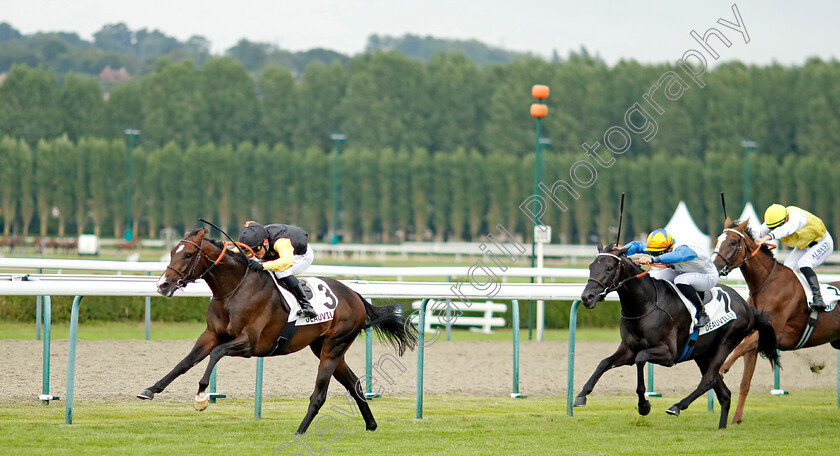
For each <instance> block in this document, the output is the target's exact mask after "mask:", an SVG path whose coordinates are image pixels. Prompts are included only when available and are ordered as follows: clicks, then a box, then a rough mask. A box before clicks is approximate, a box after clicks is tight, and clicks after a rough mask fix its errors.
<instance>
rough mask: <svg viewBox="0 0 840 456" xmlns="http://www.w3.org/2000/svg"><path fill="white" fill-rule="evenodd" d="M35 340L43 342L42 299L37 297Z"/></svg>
mask: <svg viewBox="0 0 840 456" xmlns="http://www.w3.org/2000/svg"><path fill="white" fill-rule="evenodd" d="M35 340H41V297H40V296H35Z"/></svg>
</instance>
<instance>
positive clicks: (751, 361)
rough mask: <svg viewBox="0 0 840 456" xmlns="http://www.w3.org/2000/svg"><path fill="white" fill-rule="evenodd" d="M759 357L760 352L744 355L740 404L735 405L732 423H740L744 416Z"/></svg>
mask: <svg viewBox="0 0 840 456" xmlns="http://www.w3.org/2000/svg"><path fill="white" fill-rule="evenodd" d="M757 359H758V352H756V351H755V350H753V351H749V352H747V353H746V354H745V355H744V375H743V376H741V388H740V391H739V392H738V405H737V406H736V407H735V415H733V416H732V424H738V423H740V422H741V420H742V419H743V417H744V404H745V403H746V402H747V394H749V392H750V384H751V383H752V377H753V374H754V373H755V363H756V360H757Z"/></svg>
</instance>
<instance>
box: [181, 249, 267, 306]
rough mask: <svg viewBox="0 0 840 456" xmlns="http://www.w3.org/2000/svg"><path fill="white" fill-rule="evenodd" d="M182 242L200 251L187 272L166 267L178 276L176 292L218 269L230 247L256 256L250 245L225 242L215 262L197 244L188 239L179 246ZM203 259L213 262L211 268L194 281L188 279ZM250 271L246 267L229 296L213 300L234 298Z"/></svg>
mask: <svg viewBox="0 0 840 456" xmlns="http://www.w3.org/2000/svg"><path fill="white" fill-rule="evenodd" d="M181 242H183V243H185V244H190V245H193V246H195V248H196V249H198V255H196V256H195V257H194V258H193V260H192V261H191V262H190V264H189V265H188V266H187V268H186V272H181V271H179V270H177V269H175V268H173V267H172V266H171V265H166V268H167V269H170V270H172V272H174V273H175V274H177V275H178V281H177V282H175V289H176V290H181V289H184V288H185V287H186V286H187V284H190V283H192V282H195V281H196V280H199V279H202V278H204V276H205V275H207V274H208V273H209V272H210V271H211V270H213V268H214V267H216V265H218V264H219V263H220V262H221V261H222V259H223V258H224V257H225V253H227V251H228V247H230V246H236V247H244V248H245V249H247V250H248V251H250V252H251V254H252V255H254V251H253V250H252V249H251V247H249V246H248V245H246V244H244V243H242V242H224V243H222V249H221V252H220V253H219V256H218V258H216V260H215V261H213V260H212V259H211V258H210V257H209V256H208V255H207V254H206V253H204V250H203V249H202V248H201V245H199V244H196V243H195V242H193V241H190V240H188V239H181V241H180V242H178V244H181ZM201 242H204V240H203V239H202V240H201ZM202 259H205V260H207V261H212V263H211V264H210V266H209V267H208V268H207V269H205V270H204V272H202V273H201V275H199V276H197V277H194V278H192V279H189V278H188V277H189V276H191V275H192V274H193V271H194V270H195V268H196V267H197V266H198V264H199V262H200V261H201V260H202ZM249 271H250V269H249V268H248V267H247V266H246V267H245V274H243V275H242V278H241V279H239V283H237V284H236V286H235V287H234V288H233V290H231V291H230V292H229V293H228V294H226V295H224V296H222V297H221V298H219V297H216V296H213V299H215V300H219V301H223V300H225V299H228V298H230V297H231V296H233V294H234V293H236V291H237V290H239V287H240V286H241V285H242V283H243V282H244V281H245V277H246V276H247V275H248V272H249Z"/></svg>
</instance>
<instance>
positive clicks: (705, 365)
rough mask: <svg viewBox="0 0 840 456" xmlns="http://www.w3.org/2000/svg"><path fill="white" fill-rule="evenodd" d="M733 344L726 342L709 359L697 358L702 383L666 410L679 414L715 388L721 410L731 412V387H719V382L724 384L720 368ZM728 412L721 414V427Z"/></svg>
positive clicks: (671, 413) (675, 414) (723, 425)
mask: <svg viewBox="0 0 840 456" xmlns="http://www.w3.org/2000/svg"><path fill="white" fill-rule="evenodd" d="M732 345H733V344H727V343H725V342H724V343H723V345H720V346H719V347H718V349H717V353H715V355H714V356H713V357H712V359H711V360H709V361H706V360H695V361H696V362H697V365H698V366H699V367H700V370H701V371H702V372H703V378H702V379H701V380H700V384H699V385H697V389H695V390H694V391H692V392H691V394H689V395H688V396H686V397H685V398H683V400H681V401H679V402H677V403H676V404H674V405H672V406H670V407H668V410H666V412H667V413H668V414H670V415H674V416H679V414H680V411H681V410H685V409H687V408H688V406H689V405H691V403H692V402H694V401H695V400H696V399H697V398H698V397H700V396H701V395H703V393H705V392H706V391H709V390H710V389H712V388H715V393H717V394H718V400H719V401H720V407H721V410H724V409H725V412H726V414H729V401H730V396H731V393H730V392H729V388H726V386H725V385H724V386H723V388H724V389H719V387H718V384H721V385H723V377H722V376H721V375H720V372H719V370H720V366H721V365H722V364H723V362H724V360H726V355H727V354H729V352H730V351H731V350H732ZM726 414H722V415H721V422H720V424H719V427H720V428H721V429H723V428H725V427H726V416H727V415H726Z"/></svg>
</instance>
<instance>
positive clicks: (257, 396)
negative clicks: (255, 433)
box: [254, 356, 265, 419]
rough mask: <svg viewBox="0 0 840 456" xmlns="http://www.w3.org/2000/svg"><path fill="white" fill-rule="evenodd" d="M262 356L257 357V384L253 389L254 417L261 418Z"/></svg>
mask: <svg viewBox="0 0 840 456" xmlns="http://www.w3.org/2000/svg"><path fill="white" fill-rule="evenodd" d="M264 361H265V358H263V357H262V356H260V357H258V358H257V386H256V390H255V391H254V418H255V419H260V418H262V386H263V362H264Z"/></svg>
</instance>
